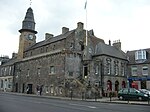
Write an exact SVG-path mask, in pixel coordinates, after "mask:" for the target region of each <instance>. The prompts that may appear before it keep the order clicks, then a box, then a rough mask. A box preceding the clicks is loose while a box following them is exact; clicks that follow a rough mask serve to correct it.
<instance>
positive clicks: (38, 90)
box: [36, 85, 40, 95]
mask: <svg viewBox="0 0 150 112" xmlns="http://www.w3.org/2000/svg"><path fill="white" fill-rule="evenodd" d="M36 91H37V95H39V93H40V89H39V86H38V85H37V87H36Z"/></svg>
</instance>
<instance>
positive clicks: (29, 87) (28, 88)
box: [27, 84, 33, 94]
mask: <svg viewBox="0 0 150 112" xmlns="http://www.w3.org/2000/svg"><path fill="white" fill-rule="evenodd" d="M32 85H33V84H28V85H27V94H32V93H33V92H32Z"/></svg>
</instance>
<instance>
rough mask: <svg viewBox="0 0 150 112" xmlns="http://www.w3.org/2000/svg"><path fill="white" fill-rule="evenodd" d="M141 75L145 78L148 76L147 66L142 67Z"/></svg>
mask: <svg viewBox="0 0 150 112" xmlns="http://www.w3.org/2000/svg"><path fill="white" fill-rule="evenodd" d="M143 69H147V70H145V71H144V70H143ZM145 72H146V73H145ZM142 74H143V75H144V76H145V75H146V76H147V75H148V67H147V66H143V67H142Z"/></svg>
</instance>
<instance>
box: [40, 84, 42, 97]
mask: <svg viewBox="0 0 150 112" xmlns="http://www.w3.org/2000/svg"><path fill="white" fill-rule="evenodd" d="M41 95H42V86H40V96H41Z"/></svg>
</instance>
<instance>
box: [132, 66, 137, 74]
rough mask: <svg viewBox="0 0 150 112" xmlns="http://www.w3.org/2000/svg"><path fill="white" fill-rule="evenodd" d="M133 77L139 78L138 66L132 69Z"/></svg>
mask: <svg viewBox="0 0 150 112" xmlns="http://www.w3.org/2000/svg"><path fill="white" fill-rule="evenodd" d="M131 70H132V76H137V67H136V66H134V67H132V69H131Z"/></svg>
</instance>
